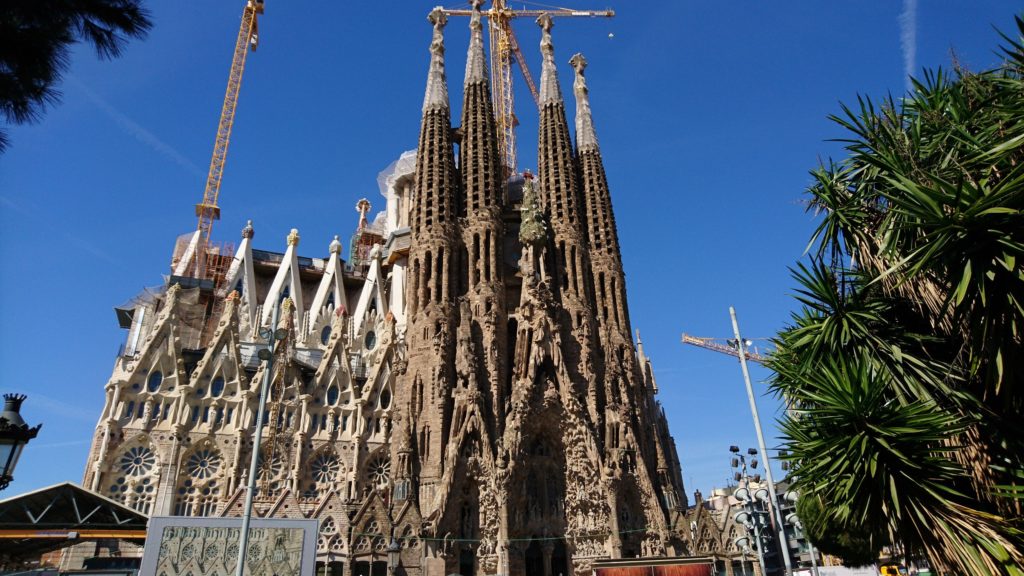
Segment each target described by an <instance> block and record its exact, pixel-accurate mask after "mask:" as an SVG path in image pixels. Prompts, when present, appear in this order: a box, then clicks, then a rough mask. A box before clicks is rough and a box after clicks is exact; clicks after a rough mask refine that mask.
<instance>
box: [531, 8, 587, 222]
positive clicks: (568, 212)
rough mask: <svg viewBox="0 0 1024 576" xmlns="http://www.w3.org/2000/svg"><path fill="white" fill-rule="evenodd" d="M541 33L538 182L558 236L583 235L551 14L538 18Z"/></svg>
mask: <svg viewBox="0 0 1024 576" xmlns="http://www.w3.org/2000/svg"><path fill="white" fill-rule="evenodd" d="M537 24H539V25H540V27H541V30H542V33H541V39H540V51H541V54H543V56H544V64H543V68H542V71H541V80H540V84H541V86H540V137H539V142H538V146H537V152H538V158H537V180H538V187H539V188H540V191H541V195H542V197H543V198H544V200H545V204H546V206H545V207H546V208H547V210H548V215H549V217H550V218H551V225H552V228H553V229H554V231H555V235H556V236H558V235H559V231H560V230H559V229H560V228H561V229H563V230H564V231H568V230H570V229H572V230H574V232H575V233H576V234H579V233H581V232H582V230H581V229H580V222H579V205H578V204H579V202H578V199H577V190H576V178H575V173H574V170H573V158H572V141H571V140H570V139H569V126H568V123H567V122H566V119H565V102H564V101H563V100H562V91H561V89H560V88H559V86H558V72H557V71H556V69H555V47H554V44H553V43H552V42H551V26H552V20H551V16H550V15H549V14H544V15H542V16H541V17H540V18H537Z"/></svg>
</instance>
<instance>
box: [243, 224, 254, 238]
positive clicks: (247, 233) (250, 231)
mask: <svg viewBox="0 0 1024 576" xmlns="http://www.w3.org/2000/svg"><path fill="white" fill-rule="evenodd" d="M255 235H256V230H255V229H254V228H253V227H252V220H249V221H248V222H246V223H245V228H242V238H252V237H253V236H255Z"/></svg>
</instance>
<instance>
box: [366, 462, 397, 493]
mask: <svg viewBox="0 0 1024 576" xmlns="http://www.w3.org/2000/svg"><path fill="white" fill-rule="evenodd" d="M366 476H367V479H368V480H370V483H371V484H373V485H375V486H386V485H387V483H388V478H390V476H391V460H390V459H388V458H387V457H386V456H383V455H378V456H377V457H376V458H374V459H373V460H372V461H371V462H370V464H369V465H368V466H367V467H366Z"/></svg>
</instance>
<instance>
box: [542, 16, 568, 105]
mask: <svg viewBox="0 0 1024 576" xmlns="http://www.w3.org/2000/svg"><path fill="white" fill-rule="evenodd" d="M537 24H538V25H539V26H540V28H541V30H542V32H541V35H540V52H541V55H542V56H543V57H544V62H543V64H542V65H541V72H540V104H541V106H543V105H544V104H547V103H548V102H560V101H561V100H562V90H561V88H559V86H558V72H557V70H556V69H555V45H554V44H553V43H552V42H551V27H552V26H554V21H553V20H552V18H551V15H550V14H541V15H540V17H539V18H537Z"/></svg>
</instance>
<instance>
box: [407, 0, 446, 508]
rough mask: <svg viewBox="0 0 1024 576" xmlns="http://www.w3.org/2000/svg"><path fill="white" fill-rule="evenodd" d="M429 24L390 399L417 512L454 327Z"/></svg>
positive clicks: (440, 15) (441, 130) (434, 474)
mask: <svg viewBox="0 0 1024 576" xmlns="http://www.w3.org/2000/svg"><path fill="white" fill-rule="evenodd" d="M430 21H431V23H432V24H433V26H434V35H433V39H432V41H431V43H430V69H429V72H428V74H427V89H426V94H425V95H424V98H423V120H422V123H421V125H420V138H419V147H418V149H417V154H416V177H415V184H414V194H413V199H412V206H411V210H412V218H411V219H410V223H411V226H410V228H411V230H412V244H411V248H410V251H409V262H410V276H411V278H410V284H409V288H408V292H407V302H408V313H407V316H408V318H409V324H408V329H407V333H406V341H407V346H408V357H409V364H408V369H407V374H406V377H407V378H406V385H405V386H401V387H400V388H399V397H398V399H399V404H398V410H399V411H405V412H406V414H405V415H403V417H402V421H401V422H400V425H401V426H408V427H410V434H411V435H412V437H413V438H414V442H413V445H414V446H415V448H416V457H415V458H412V459H411V462H412V463H413V466H414V469H413V470H412V471H411V473H412V474H413V475H415V476H418V477H419V503H420V512H421V513H422V514H423V515H424V516H427V515H429V514H430V513H432V512H433V511H434V510H435V509H436V508H437V506H438V504H437V502H436V498H435V497H436V492H435V488H436V485H437V483H438V482H439V481H440V480H441V475H442V473H443V459H444V449H445V445H446V443H447V440H448V435H449V433H450V430H449V424H450V418H451V412H452V401H451V394H450V392H451V386H452V382H453V380H454V373H453V371H452V364H453V362H454V359H455V346H454V341H453V339H454V336H455V334H454V333H455V326H456V308H455V296H456V295H455V288H456V282H455V277H454V276H453V271H454V270H455V265H454V263H455V258H456V255H457V254H458V253H459V242H458V222H457V215H456V209H457V207H456V199H457V197H458V186H459V178H458V173H457V170H456V168H455V155H454V148H453V144H452V127H451V111H450V109H449V106H448V83H447V82H448V81H447V78H446V77H445V69H444V34H443V31H444V26H445V24H446V23H447V17H446V16H445V14H444V12H442V11H441V10H434V11H433V12H431V13H430ZM425 415H430V417H426V416H425Z"/></svg>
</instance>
